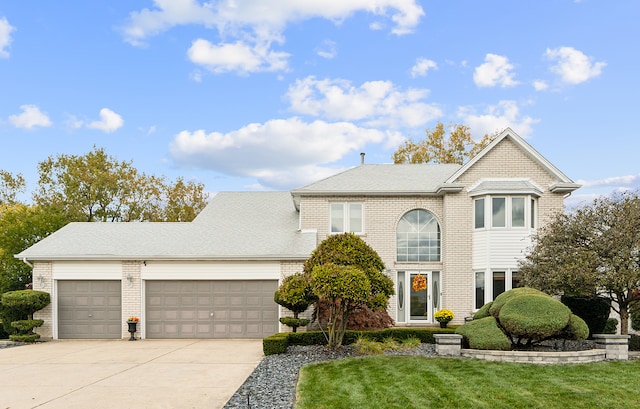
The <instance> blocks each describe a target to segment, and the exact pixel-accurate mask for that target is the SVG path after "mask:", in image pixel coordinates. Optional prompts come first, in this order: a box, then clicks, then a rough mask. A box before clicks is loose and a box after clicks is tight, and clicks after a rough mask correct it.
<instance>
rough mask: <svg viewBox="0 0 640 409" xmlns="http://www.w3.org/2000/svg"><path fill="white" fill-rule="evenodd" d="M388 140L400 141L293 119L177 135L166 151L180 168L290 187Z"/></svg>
mask: <svg viewBox="0 0 640 409" xmlns="http://www.w3.org/2000/svg"><path fill="white" fill-rule="evenodd" d="M389 138H393V139H395V140H400V139H399V138H400V136H399V135H397V134H395V133H389V132H382V131H379V130H376V129H367V128H362V127H358V126H356V125H354V124H352V123H347V122H336V123H328V122H324V121H313V122H310V123H308V122H304V121H302V120H301V119H299V118H295V117H294V118H289V119H274V120H270V121H267V122H265V123H254V124H249V125H247V126H244V127H242V128H240V129H238V130H235V131H231V132H228V133H220V132H211V133H206V132H205V131H203V130H198V131H194V132H191V131H182V132H180V133H179V134H178V135H177V136H176V137H175V138H174V140H173V142H172V143H171V146H170V152H171V155H172V157H173V158H174V160H175V161H176V162H177V163H179V164H181V165H183V166H187V167H200V168H205V169H212V170H215V171H218V172H223V173H228V174H233V175H237V176H244V177H253V178H256V179H257V180H258V183H260V185H262V186H269V187H272V188H291V187H292V186H301V185H304V184H306V183H309V182H311V181H314V180H319V179H321V178H323V177H326V176H329V175H331V174H333V173H335V172H337V171H338V170H340V168H339V167H336V166H332V165H330V164H331V163H334V162H336V161H338V160H339V159H341V158H342V157H344V156H345V155H347V154H349V153H352V152H359V151H360V150H361V149H362V148H363V147H364V146H365V145H366V144H369V143H383V142H385V140H387V139H389ZM284 152H286V154H283V153H284Z"/></svg>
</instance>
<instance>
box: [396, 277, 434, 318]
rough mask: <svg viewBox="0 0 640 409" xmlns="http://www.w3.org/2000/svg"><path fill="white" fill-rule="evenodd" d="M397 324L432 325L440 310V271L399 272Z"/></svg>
mask: <svg viewBox="0 0 640 409" xmlns="http://www.w3.org/2000/svg"><path fill="white" fill-rule="evenodd" d="M397 278H398V279H397V284H398V285H397V289H396V294H397V296H396V300H397V311H398V314H397V318H396V321H397V322H405V323H416V324H417V323H423V324H427V323H429V324H431V323H433V322H434V320H433V313H434V312H435V311H438V310H439V309H440V299H441V293H440V272H439V271H398V277H397Z"/></svg>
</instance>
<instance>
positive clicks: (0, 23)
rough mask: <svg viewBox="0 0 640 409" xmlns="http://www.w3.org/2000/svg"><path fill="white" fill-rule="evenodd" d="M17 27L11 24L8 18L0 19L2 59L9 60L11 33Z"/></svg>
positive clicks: (0, 50) (0, 56) (0, 54)
mask: <svg viewBox="0 0 640 409" xmlns="http://www.w3.org/2000/svg"><path fill="white" fill-rule="evenodd" d="M15 29H16V28H15V27H13V26H12V25H11V24H9V21H8V20H7V18H6V17H2V18H0V58H9V51H7V48H9V45H10V44H11V40H12V39H11V33H12V32H13V31H15Z"/></svg>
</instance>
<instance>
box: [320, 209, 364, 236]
mask: <svg viewBox="0 0 640 409" xmlns="http://www.w3.org/2000/svg"><path fill="white" fill-rule="evenodd" d="M329 209H330V216H329V218H330V223H331V226H330V229H331V233H347V232H348V233H364V215H363V210H362V203H352V202H347V203H331V204H330V207H329Z"/></svg>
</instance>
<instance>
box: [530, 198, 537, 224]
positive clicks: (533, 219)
mask: <svg viewBox="0 0 640 409" xmlns="http://www.w3.org/2000/svg"><path fill="white" fill-rule="evenodd" d="M531 228H532V229H535V228H536V201H535V199H531Z"/></svg>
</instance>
